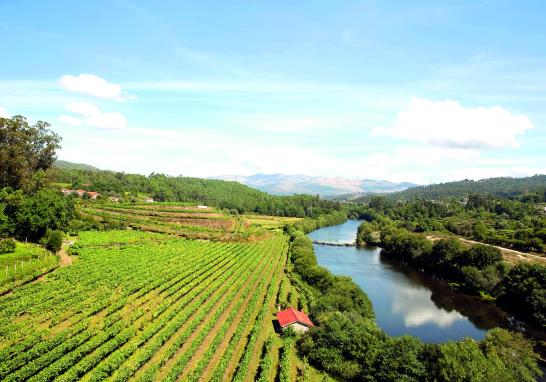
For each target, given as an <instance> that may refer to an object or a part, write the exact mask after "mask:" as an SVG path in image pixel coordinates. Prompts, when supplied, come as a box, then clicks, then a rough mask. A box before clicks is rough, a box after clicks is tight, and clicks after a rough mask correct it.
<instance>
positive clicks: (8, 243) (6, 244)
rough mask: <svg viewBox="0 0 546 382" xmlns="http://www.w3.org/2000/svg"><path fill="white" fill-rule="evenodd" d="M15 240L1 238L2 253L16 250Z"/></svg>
mask: <svg viewBox="0 0 546 382" xmlns="http://www.w3.org/2000/svg"><path fill="white" fill-rule="evenodd" d="M15 246H16V244H15V240H13V239H9V238H8V239H0V253H11V252H14V251H15Z"/></svg>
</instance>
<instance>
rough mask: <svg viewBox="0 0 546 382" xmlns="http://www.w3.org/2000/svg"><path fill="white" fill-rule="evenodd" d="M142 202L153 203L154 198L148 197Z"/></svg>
mask: <svg viewBox="0 0 546 382" xmlns="http://www.w3.org/2000/svg"><path fill="white" fill-rule="evenodd" d="M144 201H145V202H146V203H153V202H154V198H152V197H151V196H148V197H147V198H146V199H144Z"/></svg>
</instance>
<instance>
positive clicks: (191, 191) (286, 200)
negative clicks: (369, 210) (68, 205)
mask: <svg viewBox="0 0 546 382" xmlns="http://www.w3.org/2000/svg"><path fill="white" fill-rule="evenodd" d="M57 181H59V182H63V183H70V184H71V185H72V187H73V188H85V189H88V190H90V191H99V192H101V193H103V194H104V195H109V194H117V195H121V196H125V193H128V199H129V201H130V199H131V198H132V196H131V195H133V196H136V195H138V194H139V193H144V194H147V195H150V196H152V197H153V198H154V200H156V201H160V202H161V201H171V202H193V203H199V204H205V205H212V206H215V207H218V208H222V209H228V210H236V211H237V212H238V213H248V212H255V213H258V214H263V215H275V216H297V217H311V218H315V217H319V216H320V215H322V214H324V213H328V212H332V211H340V210H341V209H342V208H341V205H340V204H339V203H338V202H333V201H328V200H323V199H320V197H318V196H311V195H293V196H274V195H269V194H266V193H265V192H262V191H258V190H255V189H252V188H250V187H247V186H244V185H242V184H240V183H237V182H228V181H223V180H216V179H201V178H190V177H182V176H177V177H171V176H167V175H163V174H151V175H149V176H144V175H137V174H124V173H119V172H118V173H116V172H112V171H83V170H66V171H62V172H60V173H59V174H58V176H57Z"/></svg>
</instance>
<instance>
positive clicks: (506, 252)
mask: <svg viewBox="0 0 546 382" xmlns="http://www.w3.org/2000/svg"><path fill="white" fill-rule="evenodd" d="M459 239H460V240H461V241H463V242H464V243H468V244H484V243H480V242H478V241H474V240H469V239H464V238H462V237H461V238H459ZM487 245H491V246H492V247H495V248H498V249H500V251H501V252H502V254H503V256H504V257H505V258H506V260H507V261H509V262H517V261H521V260H524V261H535V262H538V263H542V264H546V257H543V256H538V255H533V254H532V253H526V252H521V251H516V250H514V249H509V248H504V247H499V246H498V245H492V244H487Z"/></svg>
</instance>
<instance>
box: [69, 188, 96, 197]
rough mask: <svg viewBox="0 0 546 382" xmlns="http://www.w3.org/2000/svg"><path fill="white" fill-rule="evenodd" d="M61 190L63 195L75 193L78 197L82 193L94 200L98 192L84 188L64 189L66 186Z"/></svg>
mask: <svg viewBox="0 0 546 382" xmlns="http://www.w3.org/2000/svg"><path fill="white" fill-rule="evenodd" d="M61 192H62V193H63V195H64V196H68V195H72V194H76V195H78V196H79V197H80V198H81V197H82V196H84V195H88V196H89V199H91V200H96V199H97V198H98V197H99V196H100V194H99V193H98V192H95V191H86V190H69V189H66V188H63V189H62V190H61Z"/></svg>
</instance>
